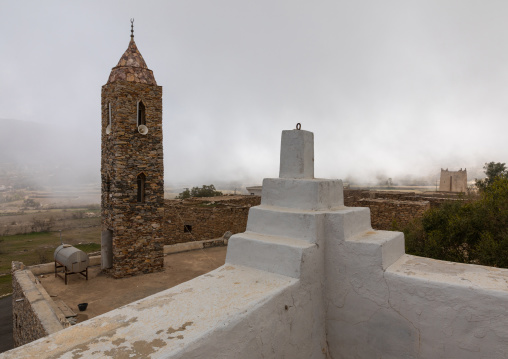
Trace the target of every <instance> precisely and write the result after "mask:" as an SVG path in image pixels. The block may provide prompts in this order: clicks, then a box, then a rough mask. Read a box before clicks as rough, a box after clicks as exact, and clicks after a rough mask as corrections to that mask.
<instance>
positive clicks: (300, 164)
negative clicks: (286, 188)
mask: <svg viewBox="0 0 508 359" xmlns="http://www.w3.org/2000/svg"><path fill="white" fill-rule="evenodd" d="M279 177H280V178H308V179H312V178H314V134H313V133H312V132H309V131H303V130H300V131H299V130H287V131H282V136H281V146H280V170H279Z"/></svg>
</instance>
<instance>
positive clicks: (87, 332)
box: [2, 265, 311, 358]
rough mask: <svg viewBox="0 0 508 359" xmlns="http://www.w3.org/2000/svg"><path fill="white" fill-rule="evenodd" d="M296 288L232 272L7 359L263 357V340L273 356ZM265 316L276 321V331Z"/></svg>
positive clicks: (247, 271)
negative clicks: (259, 351) (261, 347)
mask: <svg viewBox="0 0 508 359" xmlns="http://www.w3.org/2000/svg"><path fill="white" fill-rule="evenodd" d="M295 285H297V281H296V280H295V279H293V278H289V277H284V276H280V275H276V274H270V273H266V272H261V271H258V270H255V269H251V268H246V267H240V266H231V265H226V266H223V267H220V268H218V269H216V270H214V271H212V272H210V273H208V274H205V275H203V276H200V277H198V278H196V279H194V280H192V281H189V282H186V283H183V284H181V285H179V286H177V287H174V288H171V289H168V290H165V291H163V292H160V293H157V294H155V295H153V296H150V297H148V298H145V299H143V300H140V301H137V302H133V303H131V304H129V305H126V306H124V307H122V308H119V309H117V310H114V311H111V312H109V313H106V314H103V315H101V316H98V317H95V318H93V319H92V320H89V321H86V322H83V323H80V324H77V325H75V326H73V327H71V328H68V329H66V330H62V331H60V332H58V333H55V334H53V335H51V336H48V337H46V338H42V339H40V340H37V341H35V342H32V343H30V344H27V345H25V346H23V347H20V348H18V349H15V350H12V351H9V352H6V353H4V354H3V355H2V357H3V358H32V357H33V358H76V357H82V358H104V357H128V356H135V357H151V358H167V357H171V358H188V357H197V356H194V355H195V353H198V352H199V351H200V350H202V351H203V355H204V356H202V357H216V358H256V357H259V353H258V352H256V353H251V354H249V352H248V348H249V347H258V346H259V343H258V342H261V341H262V342H264V343H265V347H266V348H267V350H268V348H271V347H277V345H278V344H279V343H284V342H287V341H288V338H290V336H289V335H288V333H289V331H290V326H289V325H288V322H290V321H291V318H290V317H292V316H293V315H294V312H295V308H294V306H295V300H294V299H293V298H291V295H290V294H291V293H292V288H294V287H295ZM303 300H305V298H298V299H297V300H296V303H299V302H301V301H303ZM286 305H287V306H288V309H287V310H286V309H285V308H286V307H285V306H286ZM290 309H291V310H290ZM266 315H269V316H271V317H272V318H273V320H271V321H269V322H270V324H271V325H269V326H267V325H266V324H265V321H264V320H263V318H264V317H265V316H266ZM302 318H303V319H305V320H309V319H310V320H311V318H308V317H306V316H305V315H304V316H303V317H302ZM276 323H280V325H276ZM274 324H275V325H274ZM225 339H226V340H225ZM302 339H305V338H302ZM288 344H289V343H288ZM295 344H297V345H296V346H298V347H300V348H295V350H303V351H306V349H305V348H304V347H305V345H306V344H305V342H301V343H295ZM203 346H204V347H203ZM278 350H279V351H280V350H281V349H280V348H279V349H278ZM193 353H194V354H193ZM205 353H207V354H208V355H205ZM211 353H213V355H212V356H209V355H210V354H211ZM266 355H270V353H269V352H267V353H266Z"/></svg>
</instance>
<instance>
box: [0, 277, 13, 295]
mask: <svg viewBox="0 0 508 359" xmlns="http://www.w3.org/2000/svg"><path fill="white" fill-rule="evenodd" d="M9 293H12V275H10V274H5V275H0V297H2V296H4V295H6V294H9Z"/></svg>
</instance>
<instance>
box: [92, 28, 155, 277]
mask: <svg viewBox="0 0 508 359" xmlns="http://www.w3.org/2000/svg"><path fill="white" fill-rule="evenodd" d="M101 109H102V136H101V143H102V146H101V148H102V158H101V181H102V196H101V214H102V268H103V269H109V268H111V269H110V271H111V274H112V275H113V276H114V277H117V278H120V277H124V276H128V275H135V274H140V273H150V272H154V271H158V270H161V269H162V267H163V263H164V262H163V232H162V218H163V211H164V166H163V154H162V87H161V86H157V83H156V82H155V78H154V76H153V73H152V70H149V69H148V67H147V66H146V63H145V60H144V59H143V57H142V56H141V53H140V52H139V50H138V48H137V46H136V43H135V42H134V30H133V26H131V40H130V43H129V47H128V48H127V50H126V51H125V53H124V54H123V55H122V57H121V59H120V61H119V62H118V65H116V67H114V68H113V69H112V70H111V74H110V75H109V79H108V82H107V83H106V84H105V85H104V86H102V94H101Z"/></svg>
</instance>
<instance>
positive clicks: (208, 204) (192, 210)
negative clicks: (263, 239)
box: [163, 196, 261, 245]
mask: <svg viewBox="0 0 508 359" xmlns="http://www.w3.org/2000/svg"><path fill="white" fill-rule="evenodd" d="M260 203H261V197H260V196H242V197H240V198H238V197H236V198H231V199H227V197H226V199H223V198H222V199H220V200H215V199H214V197H211V198H199V199H198V198H193V199H188V200H184V201H182V200H166V201H165V207H164V226H163V228H164V244H166V245H171V244H176V243H186V242H194V241H202V240H206V239H208V238H218V237H222V236H223V235H224V233H226V232H227V231H229V232H231V233H232V234H235V233H242V232H244V231H245V229H246V227H247V216H248V214H249V209H250V208H251V207H253V206H257V205H259V204H260Z"/></svg>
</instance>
